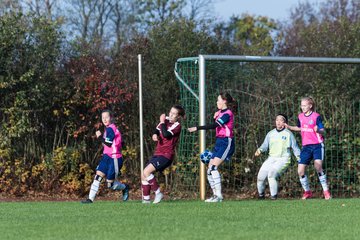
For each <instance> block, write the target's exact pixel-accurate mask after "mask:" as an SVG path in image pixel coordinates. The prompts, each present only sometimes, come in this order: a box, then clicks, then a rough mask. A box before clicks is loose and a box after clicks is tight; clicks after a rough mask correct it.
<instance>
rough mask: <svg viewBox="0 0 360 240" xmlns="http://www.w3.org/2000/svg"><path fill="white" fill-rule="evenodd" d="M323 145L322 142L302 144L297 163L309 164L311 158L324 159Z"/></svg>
mask: <svg viewBox="0 0 360 240" xmlns="http://www.w3.org/2000/svg"><path fill="white" fill-rule="evenodd" d="M324 154H325V147H324V144H323V143H319V144H309V145H305V146H303V148H302V149H301V153H300V161H299V162H298V163H300V164H305V165H309V164H310V162H311V160H324Z"/></svg>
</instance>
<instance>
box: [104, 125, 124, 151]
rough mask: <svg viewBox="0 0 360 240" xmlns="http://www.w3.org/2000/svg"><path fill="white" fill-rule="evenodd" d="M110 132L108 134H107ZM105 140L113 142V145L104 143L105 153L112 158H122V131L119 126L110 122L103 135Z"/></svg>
mask: <svg viewBox="0 0 360 240" xmlns="http://www.w3.org/2000/svg"><path fill="white" fill-rule="evenodd" d="M107 133H108V136H106V135H107ZM103 137H104V139H105V142H108V143H112V144H111V147H108V146H106V145H105V144H103V145H104V151H103V154H106V155H108V156H109V157H111V158H121V157H122V154H121V147H122V146H121V142H122V139H121V133H120V131H119V130H118V129H117V127H116V126H115V124H113V123H112V124H110V125H109V126H108V127H107V128H106V130H105V132H104V135H103Z"/></svg>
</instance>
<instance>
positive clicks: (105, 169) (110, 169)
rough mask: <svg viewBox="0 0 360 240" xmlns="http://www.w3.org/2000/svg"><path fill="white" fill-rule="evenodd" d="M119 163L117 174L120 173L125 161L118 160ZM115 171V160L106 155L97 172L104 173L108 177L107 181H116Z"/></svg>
mask: <svg viewBox="0 0 360 240" xmlns="http://www.w3.org/2000/svg"><path fill="white" fill-rule="evenodd" d="M117 162H118V170H117V173H119V172H120V169H121V168H122V165H123V159H122V158H118V159H117ZM115 170H116V169H115V164H114V159H113V158H111V157H109V156H108V155H106V154H103V156H102V158H101V160H100V163H99V165H98V166H97V167H96V171H100V172H102V173H104V174H105V175H106V179H107V180H114V179H115V178H116V177H117V176H115Z"/></svg>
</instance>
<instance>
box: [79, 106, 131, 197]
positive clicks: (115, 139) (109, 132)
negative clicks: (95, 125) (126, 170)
mask: <svg viewBox="0 0 360 240" xmlns="http://www.w3.org/2000/svg"><path fill="white" fill-rule="evenodd" d="M112 119H113V117H112V115H111V112H110V110H104V111H102V113H101V120H102V123H103V124H104V126H105V132H104V134H103V136H101V135H102V134H101V132H100V131H96V137H97V138H98V139H99V140H100V141H101V142H102V145H103V146H104V150H103V155H102V158H101V160H100V163H99V165H98V166H97V167H96V175H95V178H94V181H93V183H92V184H91V187H90V193H89V197H88V198H87V199H86V200H84V201H82V203H93V202H94V199H95V197H96V194H97V192H98V190H99V186H100V183H101V181H102V180H103V179H104V178H106V182H107V187H108V188H110V189H112V190H114V191H122V193H123V200H124V201H127V200H128V198H129V187H128V185H126V184H123V183H121V182H119V181H117V180H116V178H117V176H118V173H119V171H120V169H121V167H122V165H123V159H122V154H121V147H122V139H121V133H120V131H119V130H118V129H117V127H116V125H115V124H114V123H113V122H112Z"/></svg>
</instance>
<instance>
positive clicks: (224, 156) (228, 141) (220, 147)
mask: <svg viewBox="0 0 360 240" xmlns="http://www.w3.org/2000/svg"><path fill="white" fill-rule="evenodd" d="M234 151H235V141H234V139H233V138H228V137H226V138H216V142H215V147H214V149H213V155H212V158H215V157H218V158H220V159H221V160H225V161H230V159H231V156H232V155H233V154H234Z"/></svg>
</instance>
